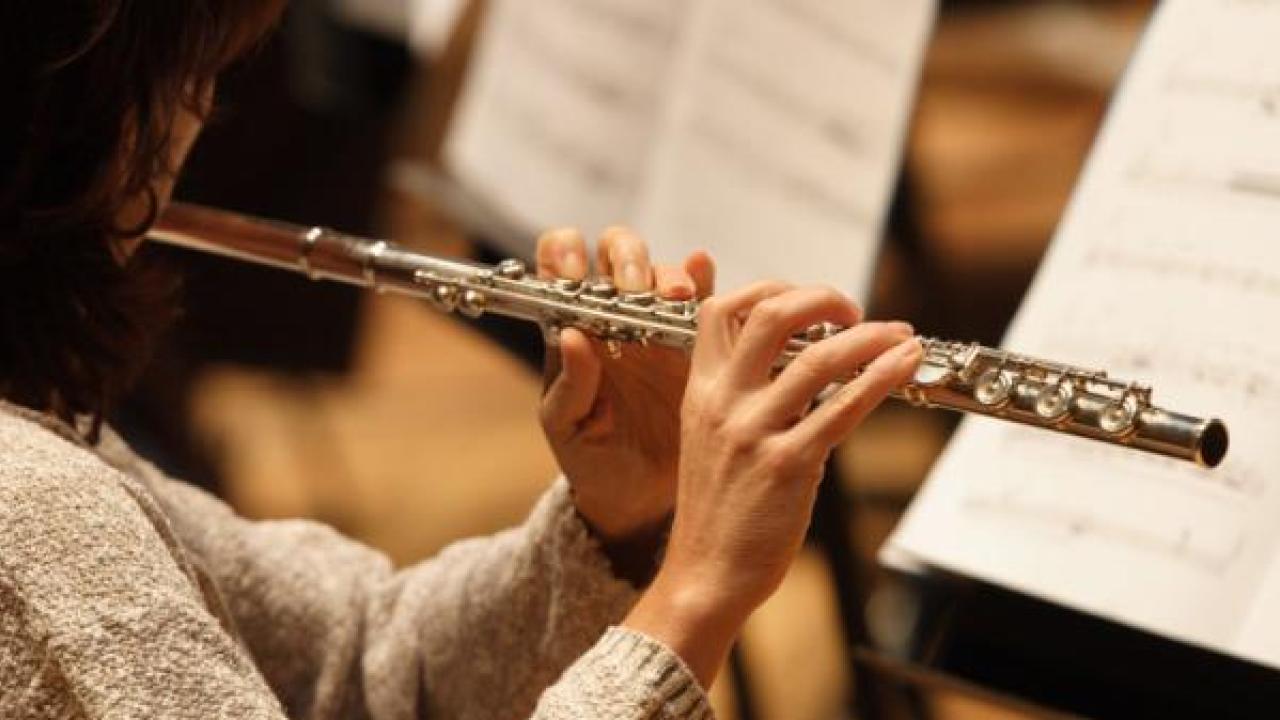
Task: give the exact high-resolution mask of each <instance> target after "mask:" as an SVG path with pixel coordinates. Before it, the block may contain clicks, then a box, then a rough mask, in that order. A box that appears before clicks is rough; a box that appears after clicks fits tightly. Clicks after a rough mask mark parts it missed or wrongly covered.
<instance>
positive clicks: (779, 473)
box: [760, 436, 810, 478]
mask: <svg viewBox="0 0 1280 720" xmlns="http://www.w3.org/2000/svg"><path fill="white" fill-rule="evenodd" d="M809 454H810V453H809V452H808V448H806V447H805V446H804V445H801V444H799V443H797V442H795V441H794V440H791V439H790V438H788V437H786V436H780V437H776V438H773V439H772V441H770V442H769V443H766V444H765V445H764V446H763V447H762V448H761V450H760V464H761V465H762V466H763V468H764V469H765V471H766V472H768V473H769V474H770V475H774V476H776V477H780V478H790V477H792V476H794V475H796V474H798V473H799V472H800V471H801V470H802V469H803V468H805V467H807V466H808V465H809Z"/></svg>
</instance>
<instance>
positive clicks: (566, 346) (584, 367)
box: [542, 328, 601, 435]
mask: <svg viewBox="0 0 1280 720" xmlns="http://www.w3.org/2000/svg"><path fill="white" fill-rule="evenodd" d="M557 345H558V347H559V352H558V353H557V352H556V345H548V347H547V374H548V384H547V389H546V392H545V393H543V396H542V424H543V426H544V427H545V428H546V429H547V432H548V434H553V435H563V434H568V433H570V432H572V430H573V428H574V427H575V426H577V424H578V423H580V422H582V421H583V420H585V419H586V418H587V416H588V415H590V414H591V408H592V407H593V406H594V405H595V402H596V393H597V392H598V390H599V389H600V373H601V367H600V358H598V357H597V356H596V353H595V350H593V349H592V347H591V341H589V340H588V339H587V336H586V335H584V334H582V332H581V331H579V330H574V329H572V328H566V329H564V330H561V331H560V336H559V343H557ZM557 366H558V371H557Z"/></svg>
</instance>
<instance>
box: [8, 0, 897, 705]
mask: <svg viewBox="0 0 1280 720" xmlns="http://www.w3.org/2000/svg"><path fill="white" fill-rule="evenodd" d="M280 4H281V3H279V2H263V0H131V1H126V0H74V1H72V0H69V1H67V2H47V3H4V4H3V5H2V6H0V53H2V54H3V57H0V68H2V69H0V73H3V81H4V95H5V100H6V112H4V113H0V394H2V395H3V397H4V398H5V400H4V403H3V405H0V716H2V717H24V718H55V717H56V718H65V717H119V718H125V717H146V718H159V717H164V718H184V717H190V718H277V717H283V716H286V715H288V716H295V717H307V718H334V717H366V716H368V717H376V718H404V717H410V716H414V715H429V716H433V717H474V718H496V717H521V716H529V715H533V716H535V717H539V718H566V719H567V718H590V717H610V718H642V717H646V718H647V717H655V716H656V717H704V716H707V715H709V710H708V706H707V704H706V700H705V697H704V695H703V690H702V688H705V687H707V685H708V684H709V683H710V682H711V680H712V679H713V677H714V676H715V674H716V672H717V668H718V667H719V666H720V665H721V663H722V661H723V659H724V657H725V654H726V652H727V650H728V648H729V645H730V643H731V642H732V640H733V638H734V636H735V635H736V634H737V633H738V631H739V629H740V628H741V626H742V624H743V622H744V621H745V619H746V618H747V616H748V615H749V614H750V613H751V611H752V610H753V609H754V608H755V607H757V606H758V605H759V604H760V603H761V602H762V601H763V600H764V599H765V598H766V597H767V596H768V595H769V594H770V593H771V592H772V591H773V590H774V589H775V588H776V587H777V585H778V583H779V582H780V581H781V579H782V577H783V573H784V572H785V570H786V568H787V566H788V564H789V562H790V561H791V559H792V557H793V556H794V554H795V552H796V550H797V548H798V546H799V544H800V542H801V538H802V536H803V534H804V530H805V527H806V524H807V523H808V519H809V513H810V509H811V506H812V504H813V500H814V493H815V485H816V483H817V482H818V479H819V477H820V475H821V470H822V466H823V462H824V459H825V458H826V457H827V455H828V452H829V450H830V448H831V447H832V445H833V444H834V443H836V442H837V441H838V440H839V439H840V438H841V437H843V436H844V435H846V434H847V433H848V432H849V431H850V430H851V429H853V427H854V426H856V425H857V424H858V422H859V421H860V420H861V419H862V418H863V417H864V416H865V415H866V413H867V412H868V411H869V410H870V409H871V408H872V407H873V406H875V405H876V404H877V403H879V402H880V400H881V399H882V398H883V397H884V396H885V394H886V393H887V391H888V390H889V389H890V388H891V387H893V386H895V385H897V384H899V383H901V382H902V381H904V380H905V379H906V378H907V377H908V375H909V374H910V373H911V372H912V370H913V369H914V367H915V365H916V364H917V362H918V360H919V356H920V348H919V346H918V344H917V343H916V342H915V341H914V340H910V339H909V338H910V337H911V330H910V328H908V327H906V326H905V325H902V324H881V323H861V324H858V321H859V319H860V318H859V310H858V308H857V307H856V306H855V305H854V304H853V303H852V302H850V301H849V300H847V299H846V298H844V297H843V296H841V295H839V294H838V293H835V292H834V291H831V290H828V289H822V288H790V287H787V286H785V285H783V284H780V283H772V282H770V283H761V284H756V285H752V286H750V287H748V288H745V289H741V290H736V291H733V292H729V293H727V294H724V295H723V296H718V297H715V298H712V299H710V300H708V301H707V302H706V304H705V305H704V307H703V310H702V313H701V315H700V322H699V335H698V340H697V347H696V350H695V352H694V353H693V355H692V360H691V361H689V360H686V359H685V358H684V357H683V356H681V355H678V354H675V353H673V352H670V351H665V350H658V349H642V350H633V349H629V350H627V351H626V352H625V353H624V356H623V357H622V358H621V359H610V358H609V357H608V355H607V354H606V353H602V352H601V351H600V348H599V347H597V345H596V344H595V343H594V342H593V341H589V340H588V339H587V338H586V337H585V336H583V335H582V334H580V333H578V332H576V331H571V330H566V331H564V332H562V333H561V334H560V336H559V343H558V352H557V353H556V355H555V362H554V364H553V365H554V366H556V367H555V368H554V372H553V374H554V377H553V379H552V381H551V382H550V383H549V386H548V389H547V392H546V393H545V396H544V398H543V401H542V408H541V412H542V422H543V425H544V427H545V430H546V434H547V437H548V440H549V441H550V443H551V445H552V447H553V449H554V451H555V454H556V457H557V458H558V460H559V463H560V465H561V467H562V469H563V471H564V476H565V477H564V478H563V479H561V480H559V481H557V482H556V483H555V484H554V485H553V486H552V487H551V489H550V490H549V491H548V492H547V493H546V495H545V496H543V497H542V499H541V500H540V501H539V502H538V504H537V506H536V507H535V509H534V510H533V512H532V513H531V515H530V516H529V518H528V519H527V521H526V522H525V523H524V524H523V525H522V526H520V527H518V528H514V529H512V530H509V531H507V532H505V533H502V534H499V535H497V536H494V537H489V538H483V539H476V540H471V541H468V542H463V543H459V544H457V545H455V546H453V547H451V548H449V549H447V550H445V551H444V552H442V553H441V554H440V555H439V556H438V557H435V558H432V559H430V560H427V561H425V562H423V563H421V564H418V565H416V566H414V567H411V568H408V569H405V570H401V571H399V572H397V571H394V570H393V569H392V567H391V565H390V563H389V562H388V560H387V559H386V558H385V557H383V556H382V555H380V554H378V553H376V552H374V551H372V550H370V549H368V548H366V547H362V546H361V545H358V544H356V543H354V542H352V541H350V540H347V539H345V538H343V537H341V536H339V535H338V534H337V533H335V532H334V531H332V530H330V529H328V528H325V527H322V526H320V525H317V524H315V523H311V522H301V521H290V522H250V521H247V520H244V519H241V518H239V517H237V516H236V515H235V514H234V513H233V512H232V511H231V510H230V509H229V508H228V507H227V506H226V505H224V504H223V503H221V502H220V501H218V500H216V499H215V498H213V497H211V496H209V495H207V494H205V493H203V492H201V491H199V490H197V489H195V488H193V487H190V486H187V485H184V484H182V483H180V482H176V481H173V480H170V479H169V478H166V477H164V476H163V475H162V474H161V473H160V472H158V471H157V470H156V468H155V467H153V466H152V465H150V464H148V463H147V462H146V461H145V460H144V459H142V458H139V457H137V456H136V455H134V454H133V453H132V452H131V451H130V449H129V448H128V446H127V445H126V444H125V443H124V442H123V441H122V440H121V439H120V438H119V437H117V436H116V435H115V434H114V433H113V432H112V431H111V429H110V428H109V427H108V426H106V425H105V424H104V423H103V417H104V415H105V413H106V412H107V410H108V408H109V407H110V403H111V401H112V399H113V398H115V397H117V396H118V395H119V394H120V392H121V391H122V390H124V389H125V388H126V387H127V386H128V384H129V382H130V381H131V380H132V379H133V377H134V376H135V375H136V374H137V372H138V369H139V368H140V367H141V366H142V364H143V362H144V361H145V357H146V354H147V351H148V349H149V347H150V345H151V341H152V338H153V337H154V336H155V332H156V329H157V328H158V327H159V326H160V325H162V324H163V321H164V320H165V318H167V317H168V316H169V315H171V312H172V311H171V308H172V300H171V299H170V297H171V293H170V292H169V286H170V283H168V282H167V281H165V280H164V279H163V278H162V276H158V275H156V274H155V273H153V272H151V271H149V270H147V269H146V268H144V267H143V266H142V265H141V264H139V263H138V262H137V261H136V260H134V259H133V251H134V249H135V248H136V246H137V244H138V243H139V242H140V240H139V238H140V237H141V236H142V235H143V234H144V231H145V230H146V228H147V227H148V226H149V225H150V224H151V223H152V221H153V220H154V219H155V217H156V215H157V213H158V212H159V211H160V210H161V209H162V208H163V206H164V204H165V203H166V202H167V200H168V195H169V191H170V188H171V186H172V182H173V178H174V176H175V174H176V173H177V171H178V169H179V167H180V166H181V164H182V160H183V158H184V156H185V154H186V152H187V150H188V148H189V147H190V146H191V143H192V142H193V141H194V139H195V137H196V135H197V134H198V132H199V129H200V126H201V124H202V123H203V121H204V119H205V118H206V117H207V115H208V113H209V109H210V105H211V100H212V96H213V90H214V82H215V79H216V76H217V74H218V72H219V71H220V70H221V69H222V68H223V67H224V66H225V65H226V64H227V63H228V62H230V61H231V60H232V59H233V58H235V57H237V56H238V55H240V54H242V53H243V52H244V51H245V50H246V49H248V48H250V47H252V46H253V44H254V43H255V42H257V40H258V39H259V38H260V37H261V36H262V35H263V34H264V33H265V32H267V30H268V28H269V27H270V26H271V25H272V24H273V23H274V22H275V19H276V17H277V15H278V14H279V12H280ZM538 259H539V269H540V271H541V272H543V273H544V274H546V275H556V276H566V277H575V278H580V277H583V276H585V275H586V274H587V273H588V272H589V270H590V268H589V263H588V253H587V250H586V246H585V243H584V242H583V240H582V238H581V237H580V236H579V235H577V234H576V233H573V232H572V231H555V232H550V233H547V234H546V235H544V236H543V237H542V238H541V240H540V241H539V244H538ZM597 269H598V270H599V271H602V272H604V273H608V274H611V275H612V276H613V278H614V280H615V282H616V283H617V285H618V286H620V287H621V288H622V289H624V290H631V291H641V290H645V289H649V288H655V287H656V290H657V291H658V292H659V293H661V294H664V295H667V296H671V297H688V296H691V295H705V294H706V293H707V292H709V290H710V287H711V283H712V275H713V272H712V267H711V263H710V260H709V258H707V257H706V256H705V255H694V256H693V257H691V258H689V259H688V260H687V261H686V262H685V263H684V264H683V265H681V266H678V267H676V266H663V265H652V264H651V263H650V262H649V259H648V256H647V252H646V249H645V246H644V244H643V243H642V242H641V241H640V240H639V239H637V238H636V237H635V236H634V235H633V234H631V233H630V232H628V231H626V230H624V229H615V230H613V231H611V232H609V233H607V234H606V235H605V237H604V238H603V239H602V241H601V243H600V250H599V254H598V259H597ZM820 321H831V322H836V323H840V324H845V325H855V327H854V328H853V329H852V330H850V331H848V332H845V333H840V334H839V335H837V336H835V337H834V338H832V339H829V340H825V341H823V342H821V343H818V344H816V345H814V346H813V347H811V348H809V349H807V350H806V351H805V352H804V353H803V355H802V356H801V357H800V358H799V360H797V361H796V362H794V363H793V364H791V365H790V366H789V367H788V368H787V369H786V370H785V371H783V372H781V373H780V374H777V377H776V378H775V377H774V376H775V373H774V372H773V371H772V370H771V368H772V366H773V363H774V360H775V358H776V357H777V355H778V354H779V351H780V350H781V348H782V346H783V344H784V343H785V342H786V340H787V338H788V337H789V336H790V335H791V334H792V333H793V332H795V331H796V330H797V329H799V328H802V327H805V326H808V325H810V324H812V323H815V322H820ZM868 363H869V365H867V364H868ZM863 365H867V369H866V371H865V372H864V373H863V374H862V375H861V376H860V378H859V379H858V380H856V381H855V382H853V383H851V384H849V385H848V386H846V388H845V389H844V390H842V391H841V392H840V393H839V394H838V395H837V396H835V397H834V398H833V399H832V400H830V401H829V402H827V403H825V404H823V405H821V406H820V407H818V408H817V409H816V410H812V411H810V405H811V401H812V399H813V397H814V396H815V395H816V394H817V393H818V392H819V390H820V389H822V388H823V387H824V386H826V385H827V384H828V383H829V382H830V381H832V380H835V379H836V378H838V377H840V376H841V375H844V374H847V373H848V372H849V371H850V370H851V369H852V368H855V367H860V366H863ZM423 474H424V478H423V480H424V482H431V477H430V468H424V469H423ZM673 508H674V520H672V521H671V522H670V524H669V526H670V531H669V539H668V541H667V549H666V552H665V559H664V560H663V562H662V563H661V566H660V568H658V569H656V574H655V572H654V564H655V561H654V557H655V548H656V547H657V546H658V544H659V539H660V538H661V537H662V535H663V534H664V532H665V528H666V527H668V519H669V518H670V517H671V515H672V513H673Z"/></svg>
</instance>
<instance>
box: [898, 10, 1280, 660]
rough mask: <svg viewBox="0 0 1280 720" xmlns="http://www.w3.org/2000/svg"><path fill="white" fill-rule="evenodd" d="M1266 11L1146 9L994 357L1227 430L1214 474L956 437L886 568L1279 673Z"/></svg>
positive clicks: (1276, 118)
mask: <svg viewBox="0 0 1280 720" xmlns="http://www.w3.org/2000/svg"><path fill="white" fill-rule="evenodd" d="M1277 38H1280V0H1212V1H1210V0H1166V2H1164V3H1161V5H1160V7H1159V9H1158V10H1157V11H1156V14H1155V17H1154V18H1153V20H1152V23H1151V25H1150V27H1149V28H1148V30H1147V32H1146V35H1145V37H1144V39H1143V41H1142V43H1141V46H1140V48H1139V50H1138V53H1137V56H1136V57H1135V59H1134V60H1133V62H1132V63H1131V65H1130V68H1129V70H1128V72H1127V75H1126V78H1125V80H1124V81H1123V83H1122V86H1121V88H1120V90H1119V92H1118V94H1117V97H1116V99H1115V100H1114V102H1113V105H1112V109H1111V111H1110V114H1109V117H1108V119H1107V121H1106V123H1105V126H1104V129H1103V132H1102V134H1101V136H1100V138H1099V141H1098V143H1097V145H1096V147H1095V149H1094V152H1093V155H1092V157H1091V158H1090V160H1089V163H1088V165H1087V166H1086V169H1085V173H1084V176H1083V179H1082V181H1081V183H1080V185H1079V187H1078V188H1077V191H1076V194H1075V197H1074V198H1073V200H1072V204H1071V206H1070V208H1069V209H1068V211H1067V214H1066V217H1065V219H1064V222H1063V224H1062V226H1061V227H1060V229H1059V232H1058V236H1057V237H1056V239H1055V240H1054V242H1053V245H1052V247H1051V249H1050V251H1049V254H1048V255H1047V257H1046V259H1045V261H1044V264H1043V265H1042V268H1041V271H1040V273H1039V275H1038V276H1037V278H1036V280H1035V282H1034V284H1033V286H1032V288H1031V290H1030V291H1029V293H1028V295H1027V297H1026V299H1025V301H1024V303H1023V306H1022V308H1021V310H1020V311H1019V313H1018V316H1017V318H1016V320H1015V322H1014V324H1013V326H1012V328H1011V329H1010V331H1009V334H1008V336H1007V338H1006V342H1005V345H1006V346H1007V347H1008V348H1010V349H1015V350H1019V351H1025V352H1026V353H1028V354H1033V355H1040V356H1043V357H1049V358H1054V359H1058V360H1062V361H1066V362H1072V363H1074V364H1078V365H1084V366H1092V367H1099V368H1103V369H1107V370H1108V371H1110V372H1111V373H1112V374H1113V375H1116V376H1119V377H1126V376H1127V377H1132V378H1134V379H1140V380H1144V381H1149V382H1151V384H1153V385H1154V387H1155V398H1154V399H1155V401H1156V402H1157V403H1158V404H1161V405H1163V406H1165V407H1168V408H1170V409H1174V410H1179V411H1183V412H1188V413H1192V414H1198V415H1202V416H1210V415H1212V416H1218V417H1221V418H1223V419H1224V420H1225V421H1226V423H1227V425H1228V427H1229V428H1230V431H1231V450H1230V452H1229V453H1228V456H1227V460H1226V462H1225V463H1224V464H1223V465H1222V466H1221V467H1219V468H1218V469H1216V470H1202V469H1198V468H1194V467H1191V466H1190V465H1189V464H1187V463H1182V462H1179V461H1174V460H1168V459H1164V458H1157V457H1152V456H1145V455H1141V454H1139V453H1136V452H1132V451H1127V450H1124V449H1120V448H1114V447H1109V446H1103V445H1102V444H1100V443H1092V442H1089V441H1085V440H1080V439H1075V438H1067V437H1064V436H1061V435H1059V434H1055V433H1049V432H1045V431H1041V430H1036V429H1032V428H1022V427H1011V426H1010V425H1009V424H1007V423H1000V422H998V421H992V420H987V419H982V418H972V419H966V420H965V421H964V422H963V424H962V426H961V428H960V430H959V431H958V432H957V435H956V437H955V438H954V439H953V440H952V442H951V445H950V446H949V448H948V449H947V451H946V452H945V453H944V455H943V457H942V459H941V460H940V461H939V463H938V465H937V467H936V468H935V469H934V471H933V473H932V475H931V477H930V479H929V480H928V482H927V483H926V485H925V487H924V489H923V490H922V491H921V493H920V495H919V496H918V498H917V499H916V501H915V502H914V503H913V505H912V507H911V508H910V510H909V511H908V514H907V516H906V518H905V519H904V521H903V522H902V524H901V525H900V526H899V528H898V529H897V530H896V532H895V534H894V535H893V536H892V537H891V538H890V541H889V543H888V544H887V545H886V547H885V549H884V551H883V553H882V555H883V559H884V560H885V562H887V563H890V564H898V562H899V561H901V560H904V559H905V560H906V561H908V562H923V563H926V564H930V565H935V566H940V567H943V568H947V569H950V570H953V571H957V572H960V573H962V574H965V575H970V576H974V577H978V578H981V579H984V580H987V581H990V582H994V583H997V584H1000V585H1004V586H1007V587H1011V588H1013V589H1016V590H1019V591H1022V592H1026V593H1029V594H1032V595H1035V596H1039V597H1041V598H1044V599H1047V600H1049V601H1053V602H1057V603H1061V604H1063V605H1067V606H1070V607H1073V608H1077V609H1082V610H1085V611H1088V612H1092V613H1095V614H1098V615H1101V616H1103V617H1106V618H1110V619H1113V620H1116V621H1119V622H1122V623H1128V624H1131V625H1135V626H1138V627H1141V628H1144V629H1147V630H1150V631H1154V632H1156V633H1160V634H1164V635H1167V636H1170V637H1173V638H1177V639H1180V640H1183V641H1188V642H1192V643H1196V644H1200V645H1203V646H1207V647H1210V648H1213V649H1216V650H1218V651H1221V652H1226V653H1231V654H1236V655H1239V656H1242V657H1246V658H1250V659H1253V660H1256V661H1260V662H1263V663H1266V664H1270V665H1272V666H1277V667H1280V552H1278V548H1277V545H1278V543H1280V537H1278V534H1280V472H1278V470H1277V469H1280V420H1278V419H1277V418H1280V384H1277V381H1276V379H1275V378H1276V374H1275V369H1276V368H1277V367H1280V333H1278V332H1277V320H1276V318H1278V317H1280V53H1277V52H1276V48H1277V44H1276V43H1277Z"/></svg>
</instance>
